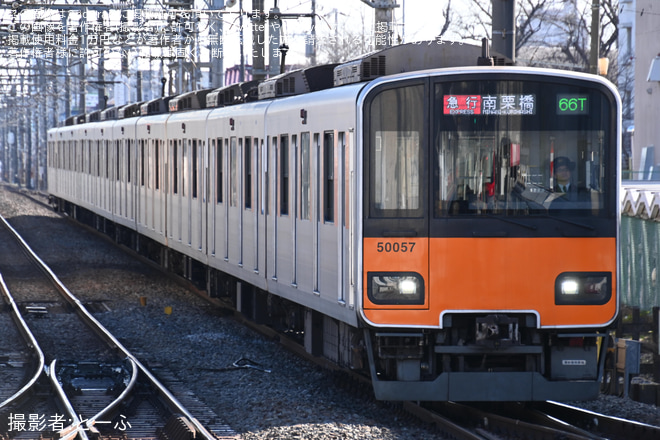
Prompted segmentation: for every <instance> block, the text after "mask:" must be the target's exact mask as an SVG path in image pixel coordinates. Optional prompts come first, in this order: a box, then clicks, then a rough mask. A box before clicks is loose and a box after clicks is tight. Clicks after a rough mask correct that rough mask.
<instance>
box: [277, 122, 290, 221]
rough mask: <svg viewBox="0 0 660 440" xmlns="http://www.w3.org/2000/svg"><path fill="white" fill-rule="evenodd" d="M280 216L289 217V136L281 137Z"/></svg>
mask: <svg viewBox="0 0 660 440" xmlns="http://www.w3.org/2000/svg"><path fill="white" fill-rule="evenodd" d="M279 172H280V215H289V136H286V135H282V136H280V169H279Z"/></svg>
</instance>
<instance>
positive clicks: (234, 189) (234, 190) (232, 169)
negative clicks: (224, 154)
mask: <svg viewBox="0 0 660 440" xmlns="http://www.w3.org/2000/svg"><path fill="white" fill-rule="evenodd" d="M237 148H238V144H237V139H236V137H232V138H231V146H230V150H229V192H230V199H229V202H230V205H231V206H238V155H237V152H236V149H237Z"/></svg>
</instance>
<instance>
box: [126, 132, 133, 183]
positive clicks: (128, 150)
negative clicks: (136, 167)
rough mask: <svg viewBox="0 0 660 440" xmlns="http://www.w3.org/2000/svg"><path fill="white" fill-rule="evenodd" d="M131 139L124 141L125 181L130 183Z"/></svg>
mask: <svg viewBox="0 0 660 440" xmlns="http://www.w3.org/2000/svg"><path fill="white" fill-rule="evenodd" d="M131 144H132V142H131V139H127V140H126V181H127V182H128V183H130V182H131V165H132V163H131Z"/></svg>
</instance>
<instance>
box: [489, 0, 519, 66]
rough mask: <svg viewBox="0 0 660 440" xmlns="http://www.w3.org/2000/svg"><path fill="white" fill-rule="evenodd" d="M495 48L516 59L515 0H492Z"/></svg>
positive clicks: (513, 59) (513, 60)
mask: <svg viewBox="0 0 660 440" xmlns="http://www.w3.org/2000/svg"><path fill="white" fill-rule="evenodd" d="M492 5H493V25H492V26H493V31H492V33H493V50H494V51H495V52H499V53H500V54H502V55H504V56H505V57H507V58H509V59H510V60H511V61H512V62H514V63H515V61H516V24H515V23H516V11H515V6H516V5H515V0H492Z"/></svg>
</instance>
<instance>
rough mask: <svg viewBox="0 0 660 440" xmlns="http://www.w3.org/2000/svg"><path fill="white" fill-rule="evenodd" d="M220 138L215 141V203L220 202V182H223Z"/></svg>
mask: <svg viewBox="0 0 660 440" xmlns="http://www.w3.org/2000/svg"><path fill="white" fill-rule="evenodd" d="M222 152H223V149H222V138H217V139H216V143H215V174H216V181H215V197H216V203H222V183H223V173H222V167H223V164H224V162H223V160H222V154H223V153H222Z"/></svg>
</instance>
